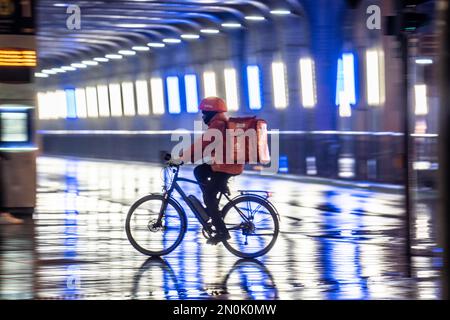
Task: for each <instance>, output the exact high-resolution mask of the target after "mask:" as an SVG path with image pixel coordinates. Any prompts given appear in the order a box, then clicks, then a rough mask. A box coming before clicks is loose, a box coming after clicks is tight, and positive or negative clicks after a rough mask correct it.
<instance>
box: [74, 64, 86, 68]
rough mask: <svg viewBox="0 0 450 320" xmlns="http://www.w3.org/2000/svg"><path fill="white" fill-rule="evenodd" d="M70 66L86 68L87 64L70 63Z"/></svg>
mask: <svg viewBox="0 0 450 320" xmlns="http://www.w3.org/2000/svg"><path fill="white" fill-rule="evenodd" d="M71 66H72V67H74V68H79V69H84V68H87V65H85V64H83V63H72V64H71Z"/></svg>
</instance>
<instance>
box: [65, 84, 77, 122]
mask: <svg viewBox="0 0 450 320" xmlns="http://www.w3.org/2000/svg"><path fill="white" fill-rule="evenodd" d="M65 91H66V101H67V118H68V119H75V118H77V104H76V98H75V90H74V89H66V90H65Z"/></svg>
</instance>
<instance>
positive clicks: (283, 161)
mask: <svg viewBox="0 0 450 320" xmlns="http://www.w3.org/2000/svg"><path fill="white" fill-rule="evenodd" d="M279 165H280V167H279V168H278V172H280V173H288V172H289V166H288V157H287V156H285V155H283V156H281V155H280V162H279Z"/></svg>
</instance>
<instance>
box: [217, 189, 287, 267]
mask: <svg viewBox="0 0 450 320" xmlns="http://www.w3.org/2000/svg"><path fill="white" fill-rule="evenodd" d="M223 219H224V222H225V225H226V227H227V229H228V232H229V233H230V236H231V238H230V239H229V240H227V241H224V242H223V244H224V245H225V247H226V248H227V249H228V250H229V251H230V252H231V253H233V254H234V255H236V256H238V257H242V258H255V257H259V256H262V255H264V254H266V253H267V252H268V251H269V250H270V249H271V248H272V247H273V245H274V244H275V241H276V240H277V237H278V233H279V222H278V215H277V213H276V212H275V210H274V209H273V207H272V205H271V204H270V203H269V202H268V201H267V200H266V199H263V198H261V197H258V196H254V195H243V196H239V197H237V198H235V199H233V200H232V201H230V202H229V203H228V204H227V205H226V206H225V207H224V208H223Z"/></svg>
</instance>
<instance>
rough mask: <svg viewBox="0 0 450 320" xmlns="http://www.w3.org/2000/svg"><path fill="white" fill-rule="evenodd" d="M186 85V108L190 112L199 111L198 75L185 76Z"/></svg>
mask: <svg viewBox="0 0 450 320" xmlns="http://www.w3.org/2000/svg"><path fill="white" fill-rule="evenodd" d="M184 86H185V93H186V109H187V112H189V113H196V112H198V87H197V76H196V75H195V74H187V75H185V76H184Z"/></svg>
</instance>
